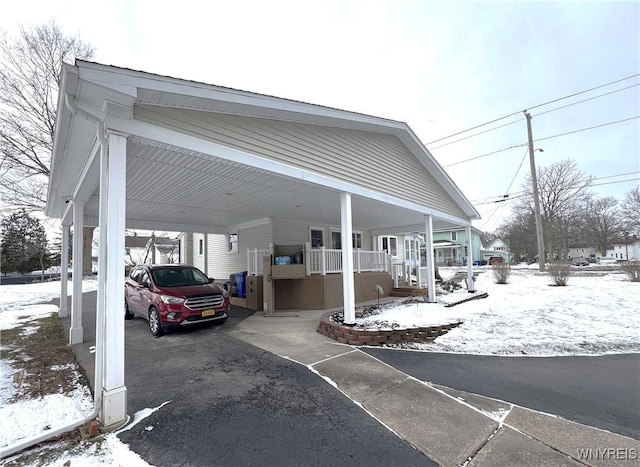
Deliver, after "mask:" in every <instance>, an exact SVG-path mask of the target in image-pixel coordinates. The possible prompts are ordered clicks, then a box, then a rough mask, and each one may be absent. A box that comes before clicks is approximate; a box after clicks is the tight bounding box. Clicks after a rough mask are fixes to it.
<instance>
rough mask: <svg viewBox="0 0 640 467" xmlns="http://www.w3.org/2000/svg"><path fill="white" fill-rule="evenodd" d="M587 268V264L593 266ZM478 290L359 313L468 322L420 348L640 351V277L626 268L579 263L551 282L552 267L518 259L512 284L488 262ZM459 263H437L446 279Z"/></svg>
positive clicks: (403, 321)
mask: <svg viewBox="0 0 640 467" xmlns="http://www.w3.org/2000/svg"><path fill="white" fill-rule="evenodd" d="M589 268H590V269H589ZM476 270H477V271H478V274H477V280H476V290H477V291H479V292H487V293H488V294H489V296H488V297H487V298H485V299H479V300H472V301H469V302H466V303H461V304H459V305H456V306H453V307H445V306H444V304H445V303H447V302H452V301H456V300H458V299H464V298H467V297H468V296H469V295H470V294H469V293H468V292H467V291H466V290H460V291H457V292H456V293H453V294H450V295H443V296H438V300H439V302H440V303H439V304H432V303H431V304H430V303H420V304H416V303H414V304H410V305H406V306H403V307H400V308H398V307H396V308H392V309H389V310H385V311H383V312H382V313H381V314H379V315H375V316H372V317H369V318H363V319H361V320H358V322H359V323H360V324H366V323H367V321H386V322H388V323H389V324H393V323H395V324H397V325H398V326H411V325H428V324H446V323H448V322H456V321H463V324H462V325H461V326H459V327H457V328H455V329H453V330H451V331H449V332H448V333H447V334H445V335H444V336H440V337H438V338H437V339H436V340H435V341H434V342H433V343H431V344H412V345H411V346H410V347H411V348H413V349H417V350H427V351H433V352H455V353H468V354H486V355H538V356H554V355H601V354H607V353H622V352H640V332H638V330H639V329H640V312H639V310H640V283H637V282H636V283H633V282H630V281H629V279H628V278H627V276H626V274H624V273H622V272H621V271H619V270H617V271H599V270H597V267H595V266H587V267H585V268H583V269H576V270H575V274H574V275H573V276H571V277H569V280H568V285H567V286H566V287H556V286H551V284H552V281H551V279H550V277H549V275H548V274H545V273H540V272H539V271H538V270H537V269H533V268H532V267H514V268H512V270H511V274H510V276H509V280H508V283H507V284H503V285H501V284H496V283H495V282H496V281H495V278H494V276H493V271H492V270H491V268H490V267H488V266H484V267H479V268H476ZM456 271H463V269H462V268H457V269H456V268H440V274H441V276H442V278H443V279H445V280H447V279H448V278H450V277H452V276H453V275H454V274H455V272H456Z"/></svg>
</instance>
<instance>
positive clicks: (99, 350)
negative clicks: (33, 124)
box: [0, 94, 107, 459]
mask: <svg viewBox="0 0 640 467" xmlns="http://www.w3.org/2000/svg"><path fill="white" fill-rule="evenodd" d="M64 97H65V104H66V105H67V107H68V108H69V110H71V112H72V113H74V114H76V115H80V116H82V117H84V118H85V119H87V120H89V121H91V122H94V123H95V124H96V131H97V138H98V141H100V156H101V157H100V164H101V166H100V170H101V171H102V170H103V167H102V164H103V163H104V162H106V160H107V158H106V157H105V156H106V152H107V139H106V136H105V132H104V123H103V121H102V120H100V119H99V118H98V117H96V116H95V115H92V114H90V113H89V112H87V111H86V110H83V109H81V108H79V107H78V106H77V105H75V103H74V102H72V101H71V99H70V98H69V94H65V96H64ZM101 191H102V184H101ZM103 203H105V205H106V197H105V196H102V193H101V196H100V213H101V214H102V213H104V212H105V211H104V209H103ZM104 217H105V216H103V215H101V216H100V226H99V227H100V228H101V229H102V231H103V232H104V231H105V230H106V225H104V224H106V219H103V218H104ZM103 248H106V244H105V242H100V254H101V257H103V258H104V255H103V254H102V253H103ZM104 263H105V262H104V261H99V264H98V277H103V278H104V277H106V265H105V264H104ZM104 293H105V291H104V287H100V286H98V306H97V307H96V313H97V316H96V345H95V377H94V389H93V411H92V412H91V413H90V414H89V415H87V416H86V417H82V418H78V419H76V420H74V421H73V422H71V423H68V424H66V425H64V426H61V427H59V428H56V429H54V430H47V431H46V432H45V433H41V434H39V435H35V436H32V437H30V438H23V439H21V440H20V441H18V442H16V443H14V444H10V445H9V446H6V447H4V448H2V449H0V459H3V458H5V457H8V456H10V455H12V454H15V453H17V452H20V451H22V450H24V449H27V448H29V447H31V446H34V445H35V444H38V443H41V442H43V441H46V440H48V439H51V438H54V437H56V436H58V435H61V434H63V433H67V432H69V431H72V430H75V429H76V428H78V427H80V426H83V425H87V424H88V423H90V422H91V421H92V420H94V419H95V418H97V417H98V415H99V414H100V410H101V407H102V381H103V362H104V348H103V340H104Z"/></svg>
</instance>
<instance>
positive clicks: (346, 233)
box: [340, 193, 356, 324]
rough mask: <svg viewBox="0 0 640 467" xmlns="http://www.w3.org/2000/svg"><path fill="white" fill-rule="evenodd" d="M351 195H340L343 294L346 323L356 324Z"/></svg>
mask: <svg viewBox="0 0 640 467" xmlns="http://www.w3.org/2000/svg"><path fill="white" fill-rule="evenodd" d="M351 233H352V225H351V194H350V193H340V235H341V236H342V294H343V303H344V323H345V324H355V322H356V299H355V287H354V280H353V243H351Z"/></svg>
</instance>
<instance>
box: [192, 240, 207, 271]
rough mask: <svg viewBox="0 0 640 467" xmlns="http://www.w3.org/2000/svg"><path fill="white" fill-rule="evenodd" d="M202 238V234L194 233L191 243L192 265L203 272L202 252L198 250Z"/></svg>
mask: <svg viewBox="0 0 640 467" xmlns="http://www.w3.org/2000/svg"><path fill="white" fill-rule="evenodd" d="M201 239H204V234H200V233H194V234H193V242H192V245H191V255H192V263H191V264H192V265H193V266H195V267H197V268H198V269H200V270H201V271H203V272H204V254H200V252H199V244H200V240H201Z"/></svg>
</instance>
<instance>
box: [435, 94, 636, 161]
mask: <svg viewBox="0 0 640 467" xmlns="http://www.w3.org/2000/svg"><path fill="white" fill-rule="evenodd" d="M638 86H640V83H637V84H633V85H631V86H627V87H626V88H621V89H616V90H615V91H610V92H605V93H604V94H598V95H597V96H593V97H589V98H588V99H582V100H581V101H577V102H572V103H571V104H567V105H562V106H560V107H556V108H554V109H550V110H545V111H544V112H540V113H537V114H534V115H532V116H533V117H539V116H540V115H544V114H548V113H551V112H556V111H558V110H562V109H565V108H567V107H571V106H572V105H577V104H582V103H583V102H588V101H592V100H594V99H598V98H600V97H604V96H608V95H610V94H615V93H616V92H621V91H626V90H627V89H631V88H635V87H638ZM521 121H522V118H520V119H518V120H514V121H512V122H509V123H505V124H504V125H499V126H496V127H493V128H490V129H488V130H484V131H479V132H478V133H474V134H472V135H469V136H465V137H464V138H459V139H456V140H454V141H449V142H448V143H444V144H441V145H439V146H435V147H433V148H430V150H431V151H434V150H436V149H440V148H443V147H445V146H449V145H451V144H455V143H459V142H460V141H464V140H467V139H469V138H474V137H476V136H480V135H483V134H485V133H490V132H492V131H495V130H499V129H500V128H504V127H506V126H509V125H513V124H514V123H520V122H521Z"/></svg>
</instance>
